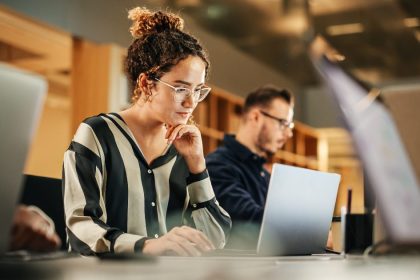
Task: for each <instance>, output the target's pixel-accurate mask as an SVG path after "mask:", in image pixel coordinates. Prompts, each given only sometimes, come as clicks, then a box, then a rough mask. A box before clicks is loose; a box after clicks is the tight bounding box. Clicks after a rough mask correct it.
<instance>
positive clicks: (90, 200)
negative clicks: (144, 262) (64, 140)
mask: <svg viewBox="0 0 420 280" xmlns="http://www.w3.org/2000/svg"><path fill="white" fill-rule="evenodd" d="M101 154H102V152H101V150H100V148H99V145H98V142H97V139H96V137H95V135H94V133H93V131H92V129H91V128H90V126H88V125H87V124H85V123H82V124H81V125H80V127H79V129H78V130H77V132H76V134H75V136H74V139H73V141H72V142H71V144H70V147H69V148H68V150H67V151H66V152H65V154H64V162H63V196H64V211H65V219H66V230H67V235H68V242H69V245H70V249H71V250H72V251H76V252H79V253H81V254H82V255H97V254H100V253H105V252H115V253H118V252H135V251H141V250H142V249H143V245H144V241H145V240H146V237H145V236H139V235H134V234H127V233H124V232H123V231H122V230H120V229H118V228H115V227H110V226H109V225H107V224H106V208H105V202H104V196H103V195H104V190H103V185H104V184H103V183H104V182H103V178H104V173H105V170H104V169H105V165H104V162H103V156H101Z"/></svg>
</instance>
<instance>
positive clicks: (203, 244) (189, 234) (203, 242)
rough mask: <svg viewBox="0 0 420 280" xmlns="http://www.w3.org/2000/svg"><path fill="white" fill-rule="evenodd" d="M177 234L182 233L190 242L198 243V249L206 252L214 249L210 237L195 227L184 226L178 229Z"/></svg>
mask: <svg viewBox="0 0 420 280" xmlns="http://www.w3.org/2000/svg"><path fill="white" fill-rule="evenodd" d="M176 234H177V235H181V236H182V237H183V238H185V239H187V240H188V241H189V242H191V243H194V244H196V245H197V247H198V249H199V250H200V251H202V252H206V251H209V250H212V249H214V246H213V244H212V243H211V242H210V240H208V238H207V237H206V236H205V235H204V234H203V233H202V232H201V231H198V230H196V229H194V228H191V227H187V226H183V227H181V228H179V230H177V231H176Z"/></svg>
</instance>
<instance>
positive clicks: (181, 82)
mask: <svg viewBox="0 0 420 280" xmlns="http://www.w3.org/2000/svg"><path fill="white" fill-rule="evenodd" d="M174 83H177V84H183V85H186V86H192V84H191V83H189V82H186V81H183V80H176V81H174ZM202 85H204V83H200V84H198V85H197V86H202Z"/></svg>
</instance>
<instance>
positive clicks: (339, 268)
mask: <svg viewBox="0 0 420 280" xmlns="http://www.w3.org/2000/svg"><path fill="white" fill-rule="evenodd" d="M419 277H420V257H375V258H372V257H370V258H363V257H350V258H328V257H287V258H284V257H280V258H279V257H270V258H262V257H201V258H183V257H160V258H157V259H156V261H109V260H107V261H101V260H98V259H96V258H71V259H61V260H53V261H40V262H32V263H0V278H1V279H6V278H7V279H66V280H71V279H75V280H80V279H92V280H95V279H98V280H99V279H100V280H103V279H105V280H106V279H113V280H114V279H117V280H124V279H162V280H163V279H165V280H168V279H169V280H176V279H183V280H189V279H206V280H207V279H208V280H210V279H215V280H216V279H226V280H228V279H241V280H244V279H245V280H246V279H257V280H266V279H351V280H354V279H369V280H372V279H381V280H387V279H392V280H395V279H398V280H403V279H418V278H419Z"/></svg>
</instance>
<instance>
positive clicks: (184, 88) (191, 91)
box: [154, 78, 211, 103]
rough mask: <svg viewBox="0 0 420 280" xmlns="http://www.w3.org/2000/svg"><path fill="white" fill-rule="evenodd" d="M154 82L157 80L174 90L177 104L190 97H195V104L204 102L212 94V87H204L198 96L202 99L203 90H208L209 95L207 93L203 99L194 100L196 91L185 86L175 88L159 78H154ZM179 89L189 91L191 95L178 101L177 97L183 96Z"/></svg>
mask: <svg viewBox="0 0 420 280" xmlns="http://www.w3.org/2000/svg"><path fill="white" fill-rule="evenodd" d="M154 80H155V81H158V82H161V83H162V84H164V85H166V86H168V87H170V88H172V90H173V92H174V100H175V101H176V102H183V101H185V99H187V98H188V97H190V96H193V100H194V101H195V102H197V103H199V102H201V101H203V100H204V99H205V98H206V97H207V95H208V94H209V93H210V91H211V87H208V86H204V87H202V88H201V89H200V90H199V94H198V96H199V97H200V94H201V90H203V89H206V90H207V93H206V94H204V95H203V96H202V97H201V99H198V100H195V99H194V95H196V93H195V91H193V90H192V89H189V88H187V87H184V86H178V87H175V86H173V85H171V84H169V83H167V82H164V81H162V80H161V79H158V78H154ZM179 89H182V90H187V91H189V94H187V95H185V97H184V98H183V99H182V100H177V99H176V97H177V96H180V95H181V94H180V93H179V92H177V90H179Z"/></svg>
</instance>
